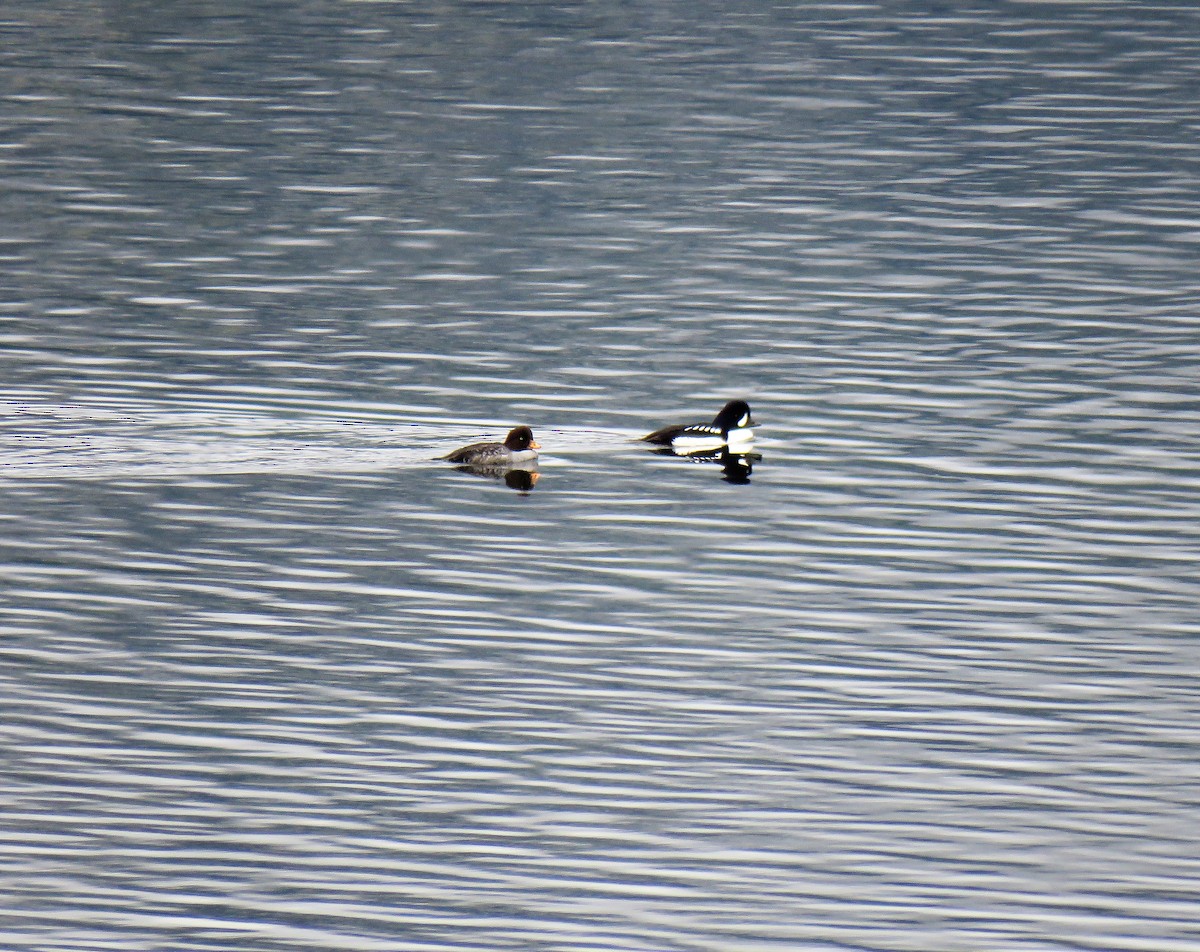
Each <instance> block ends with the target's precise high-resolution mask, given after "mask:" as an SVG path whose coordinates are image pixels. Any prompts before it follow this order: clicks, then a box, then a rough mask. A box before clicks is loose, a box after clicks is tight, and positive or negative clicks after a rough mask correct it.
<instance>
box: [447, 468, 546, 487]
mask: <svg viewBox="0 0 1200 952" xmlns="http://www.w3.org/2000/svg"><path fill="white" fill-rule="evenodd" d="M523 465H525V466H529V465H530V464H529V463H525V464H523ZM454 468H455V469H457V470H458V471H459V472H460V473H470V474H471V475H472V476H483V477H485V478H487V479H503V480H504V485H505V486H507V487H508V488H509V489H515V490H516V491H517V492H521V493H527V492H532V491H533V487H534V486H536V485H537V481H538V480H539V479H540V478H541V476H542V474H541V473H539V472H538V471H537V470H536V469H517V468H515V467H512V466H506V465H504V464H503V463H500V464H496V465H493V466H486V465H485V466H480V465H471V464H469V463H468V464H467V465H464V466H455V467H454Z"/></svg>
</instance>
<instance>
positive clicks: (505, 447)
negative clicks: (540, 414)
mask: <svg viewBox="0 0 1200 952" xmlns="http://www.w3.org/2000/svg"><path fill="white" fill-rule="evenodd" d="M541 448H542V444H541V443H539V442H537V440H535V439H534V438H533V430H531V429H530V428H529V427H527V426H515V427H513V428H512V429H511V430H509V431H508V436H506V437H505V438H504V442H503V443H472V444H471V445H470V446H464V447H462V448H461V449H457V450H455V451H454V452H453V453H447V454H446V455H445V456H443V457H441V458H442V459H444V460H448V461H449V462H451V463H461V464H464V465H467V466H493V467H495V466H512V465H514V464H516V463H527V462H529V461H530V460H535V459H537V455H538V454H537V451H538V450H540V449H541Z"/></svg>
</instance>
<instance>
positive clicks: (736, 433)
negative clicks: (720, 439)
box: [729, 426, 754, 449]
mask: <svg viewBox="0 0 1200 952" xmlns="http://www.w3.org/2000/svg"><path fill="white" fill-rule="evenodd" d="M753 442H754V430H752V429H751V428H750V427H748V426H743V427H738V429H736V430H730V431H729V446H730V448H731V449H732V448H733V447H735V446H747V445H749V444H750V443H753Z"/></svg>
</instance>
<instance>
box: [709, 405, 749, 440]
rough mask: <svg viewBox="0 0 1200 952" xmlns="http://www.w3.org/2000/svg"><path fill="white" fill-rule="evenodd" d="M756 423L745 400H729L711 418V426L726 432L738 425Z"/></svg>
mask: <svg viewBox="0 0 1200 952" xmlns="http://www.w3.org/2000/svg"><path fill="white" fill-rule="evenodd" d="M756 425H757V424H756V423H755V422H754V420H753V419H751V417H750V404H748V403H747V402H746V401H745V400H730V401H729V402H728V403H727V404H725V406H723V407H722V408H721V412H720V413H718V414H717V416H716V419H714V420H713V426H715V427H717V428H718V429H719V430H720V431H721V432H722V433H728V432H729V431H730V430H736V429H737V428H738V427H743V426H756Z"/></svg>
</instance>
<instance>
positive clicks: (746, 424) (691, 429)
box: [642, 400, 757, 453]
mask: <svg viewBox="0 0 1200 952" xmlns="http://www.w3.org/2000/svg"><path fill="white" fill-rule="evenodd" d="M756 425H757V424H756V423H755V422H754V420H753V419H751V417H750V404H748V403H747V402H746V401H745V400H730V401H729V402H728V403H727V404H725V406H723V407H722V408H721V412H720V413H718V414H717V415H716V416H715V417H714V418H713V421H712V423H683V424H679V425H676V426H664V427H663V428H662V429H661V430H655V431H654V432H653V433H650V434H647V435H646V436H643V437H642V442H644V443H656V444H658V445H659V446H670V447H671V448H672V449H674V450H676V451H677V452H679V453H695V452H701V451H705V450H716V449H719V448H720V447H722V446H730V447H732V446H737V445H743V444H747V443H749V442H751V441H752V440H753V439H754V431H753V430H751V429H750V428H751V427H753V426H756Z"/></svg>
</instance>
